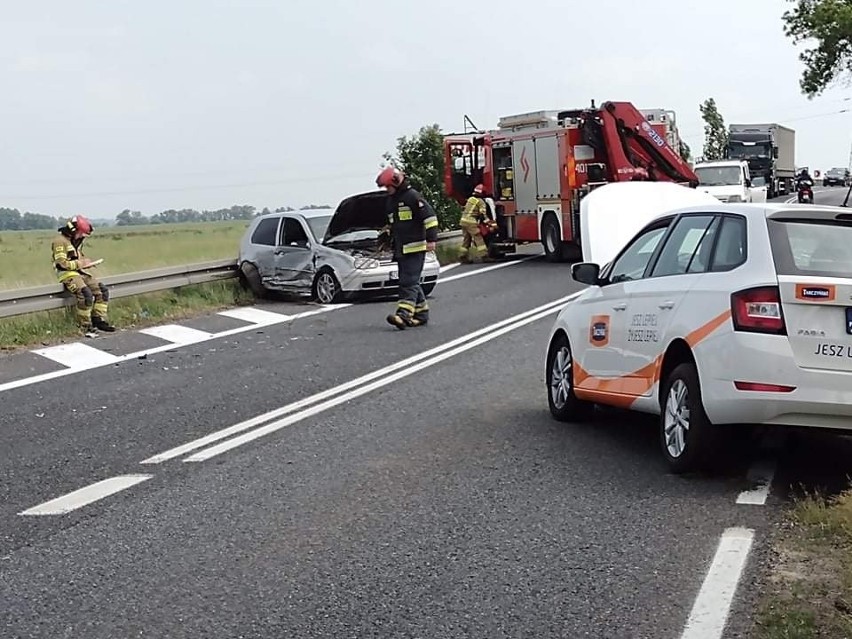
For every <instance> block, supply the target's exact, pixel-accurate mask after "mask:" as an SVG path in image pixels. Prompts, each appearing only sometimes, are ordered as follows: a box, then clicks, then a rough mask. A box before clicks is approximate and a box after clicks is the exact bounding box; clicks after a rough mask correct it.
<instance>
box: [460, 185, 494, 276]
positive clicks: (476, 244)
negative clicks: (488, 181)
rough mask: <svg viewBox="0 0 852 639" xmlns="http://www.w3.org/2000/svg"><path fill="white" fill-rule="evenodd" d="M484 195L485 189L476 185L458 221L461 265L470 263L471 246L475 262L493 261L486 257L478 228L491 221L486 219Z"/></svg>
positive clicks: (486, 247) (482, 239)
mask: <svg viewBox="0 0 852 639" xmlns="http://www.w3.org/2000/svg"><path fill="white" fill-rule="evenodd" d="M484 193H485V187H483V186H482V185H481V184H477V185H476V186H475V187H474V189H473V193H471V195H470V197H469V198H467V202H465V205H464V210H463V211H462V215H461V219H460V220H459V226H461V228H462V233H463V234H464V236H463V239H462V244H461V247H460V248H459V261H460V262H463V263H464V262H468V261H470V259H469V257H468V251H469V250H470V245H471V244H473V249H474V255H473V259H474V261H475V262H479V261H483V262H492V261H493V260H492V259H491V258H490V257H489V256H488V246H487V245H486V243H485V238H484V237H483V236H482V230H481V228H480V224H488V223H490V221H491V220H490V218H489V217H488V206H487V205H486V203H485V198H484Z"/></svg>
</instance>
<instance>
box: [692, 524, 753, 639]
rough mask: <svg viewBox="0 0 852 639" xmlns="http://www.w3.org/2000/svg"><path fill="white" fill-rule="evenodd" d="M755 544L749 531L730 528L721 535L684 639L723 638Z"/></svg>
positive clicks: (747, 529) (748, 529) (693, 607)
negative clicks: (747, 561) (740, 582)
mask: <svg viewBox="0 0 852 639" xmlns="http://www.w3.org/2000/svg"><path fill="white" fill-rule="evenodd" d="M753 540H754V530H752V529H750V528H728V529H727V530H726V531H725V532H724V533H723V534H722V539H721V540H720V541H719V546H718V548H717V549H716V555H715V556H714V557H713V563H712V564H711V565H710V570H709V571H708V572H707V576H706V577H705V578H704V583H703V584H702V586H701V590H700V591H699V592H698V597H697V598H696V599H695V604H694V605H693V606H692V612H691V613H690V615H689V619H688V620H687V622H686V628H685V629H684V631H683V634H682V635H681V639H719V638H720V637H721V636H722V633H723V632H724V630H725V624H726V623H727V621H728V614H729V613H730V609H731V603H732V602H733V600H734V594H735V593H736V590H737V584H738V583H739V580H740V577H741V576H742V572H743V569H744V568H745V565H746V560H747V559H748V554H749V551H750V550H751V545H752V542H753Z"/></svg>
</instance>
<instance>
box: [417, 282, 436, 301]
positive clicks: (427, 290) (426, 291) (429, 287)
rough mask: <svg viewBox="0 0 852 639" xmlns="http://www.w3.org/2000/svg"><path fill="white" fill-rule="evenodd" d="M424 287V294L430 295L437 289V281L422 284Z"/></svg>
mask: <svg viewBox="0 0 852 639" xmlns="http://www.w3.org/2000/svg"><path fill="white" fill-rule="evenodd" d="M420 288H422V289H423V295H425V296H426V297H429V296H430V295H431V294H432V291H434V290H435V283H434V282H431V283H429V284H423V285H421V286H420Z"/></svg>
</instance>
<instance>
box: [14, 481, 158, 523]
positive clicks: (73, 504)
mask: <svg viewBox="0 0 852 639" xmlns="http://www.w3.org/2000/svg"><path fill="white" fill-rule="evenodd" d="M151 477H153V475H119V476H118V477H111V478H109V479H104V480H102V481H99V482H96V483H94V484H91V485H89V486H86V487H84V488H80V489H78V490H75V491H74V492H72V493H68V494H67V495H62V496H61V497H57V498H56V499H51V500H50V501H46V502H44V503H43V504H39V505H38V506H33V507H32V508H28V509H27V510H25V511H23V512H21V513H18V514H20V515H25V516H29V515H64V514H66V513H70V512H71V511H73V510H77V509H78V508H82V507H83V506H88V505H89V504H92V503H94V502H96V501H98V500H100V499H103V498H104V497H109V496H110V495H114V494H115V493H118V492H121V491H122V490H126V489H127V488H130V487H132V486H135V485H136V484H140V483H142V482H143V481H147V480H149V479H151Z"/></svg>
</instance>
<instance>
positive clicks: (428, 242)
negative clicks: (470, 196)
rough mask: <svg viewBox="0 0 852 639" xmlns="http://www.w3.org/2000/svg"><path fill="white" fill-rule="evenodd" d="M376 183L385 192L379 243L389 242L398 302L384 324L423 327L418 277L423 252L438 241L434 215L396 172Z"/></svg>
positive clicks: (426, 313)
mask: <svg viewBox="0 0 852 639" xmlns="http://www.w3.org/2000/svg"><path fill="white" fill-rule="evenodd" d="M376 184H377V185H378V186H379V187H383V188H385V189H386V190H387V192H388V204H387V206H388V208H387V216H388V226H387V227H385V230H384V231H383V233H382V237H381V238H380V242H385V243H388V244H389V243H391V242H392V243H393V255H394V260H395V261H396V263H397V265H398V268H399V302H397V305H396V312H395V313H393V314H391V315H388V317H387V321H388V323H389V324H391V325H392V326H395V327H396V328H398V329H400V330H402V329H405V328H406V327H409V326H423V325H425V324H426V322H428V321H429V304H428V303H427V302H426V295H425V294H424V293H423V288H422V287H421V286H420V278H421V276H422V274H423V264H424V263H425V261H426V252H427V251H434V250H435V244H436V242H437V241H438V216H437V215H435V211H434V210H433V209H432V207H431V206H430V205H429V203H428V202H427V201H426V200H424V199H423V196H422V195H420V193H418V192H417V191H415V190H414V189H413V188H411V184H410V183H409V181H408V180H407V179H406V177H405V174H404V173H403V172H402V171H400V170H399V169H396V168H394V167H392V166H389V167H387V168H386V169H384V170H383V171H382V172H381V173H379V176H378V177H377V178H376Z"/></svg>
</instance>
